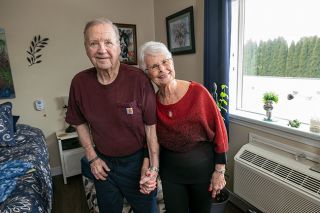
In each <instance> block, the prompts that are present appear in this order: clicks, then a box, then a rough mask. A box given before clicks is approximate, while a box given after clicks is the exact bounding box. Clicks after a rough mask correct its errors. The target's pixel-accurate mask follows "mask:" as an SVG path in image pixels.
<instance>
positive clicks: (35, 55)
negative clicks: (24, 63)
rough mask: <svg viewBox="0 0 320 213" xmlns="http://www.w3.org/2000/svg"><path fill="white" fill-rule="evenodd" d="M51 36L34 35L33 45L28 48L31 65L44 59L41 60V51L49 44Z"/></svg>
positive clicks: (28, 58)
mask: <svg viewBox="0 0 320 213" xmlns="http://www.w3.org/2000/svg"><path fill="white" fill-rule="evenodd" d="M48 41H49V38H43V39H41V36H40V35H38V36H34V38H33V40H32V41H31V45H30V47H29V50H27V53H28V55H29V56H28V57H27V60H28V62H29V66H32V65H34V64H39V63H41V62H42V61H41V60H40V58H41V56H42V55H41V54H39V52H40V51H41V50H42V48H44V47H45V46H46V45H47V44H48Z"/></svg>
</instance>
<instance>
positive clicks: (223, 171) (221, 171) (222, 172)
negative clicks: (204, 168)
mask: <svg viewBox="0 0 320 213" xmlns="http://www.w3.org/2000/svg"><path fill="white" fill-rule="evenodd" d="M214 171H215V172H218V173H220V174H222V175H224V173H225V172H226V170H225V169H221V170H217V169H215V170H214Z"/></svg>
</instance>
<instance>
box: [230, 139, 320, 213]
mask: <svg viewBox="0 0 320 213" xmlns="http://www.w3.org/2000/svg"><path fill="white" fill-rule="evenodd" d="M277 147H278V148H277ZM299 152H300V153H299ZM307 154H308V153H307ZM311 155H312V154H311ZM307 156H308V155H306V154H305V153H303V155H301V151H299V150H298V149H295V148H293V147H290V146H287V145H283V144H282V143H279V142H277V141H271V140H269V139H267V138H263V137H261V136H258V135H255V134H250V142H249V143H248V144H246V145H244V146H243V147H242V148H241V149H240V150H239V152H238V153H237V154H236V155H235V157H234V159H235V164H234V193H236V194H237V195H238V196H240V197H242V198H243V199H244V200H246V201H247V202H249V203H250V204H252V205H254V206H255V207H257V208H258V209H260V210H261V211H263V212H268V213H273V212H274V213H286V212H288V213H294V212H297V213H304V212H306V213H310V212H317V213H319V212H320V173H318V172H315V171H312V170H310V168H311V167H312V166H314V165H315V164H316V163H314V162H313V161H311V160H309V159H307V158H308V157H307Z"/></svg>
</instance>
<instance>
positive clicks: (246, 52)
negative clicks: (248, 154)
mask: <svg viewBox="0 0 320 213" xmlns="http://www.w3.org/2000/svg"><path fill="white" fill-rule="evenodd" d="M319 6H320V1H318V0H305V1H302V0H280V1H279V0H234V1H233V5H232V13H233V15H232V35H231V54H232V55H231V63H230V65H231V66H230V85H229V92H230V112H231V114H232V113H233V112H236V111H238V110H240V111H246V112H250V113H254V114H261V115H264V114H265V111H264V109H263V102H262V96H263V93H265V92H269V91H273V92H275V93H277V94H278V95H279V102H278V104H275V105H274V109H273V112H272V116H273V117H275V118H276V119H284V120H294V119H298V120H299V121H301V122H303V123H305V124H309V122H310V118H311V117H312V116H316V117H318V118H319V117H320V28H319V27H318V25H319V20H320V14H319V12H318V10H319V8H320V7H319ZM288 96H289V98H288ZM289 99H291V100H289Z"/></svg>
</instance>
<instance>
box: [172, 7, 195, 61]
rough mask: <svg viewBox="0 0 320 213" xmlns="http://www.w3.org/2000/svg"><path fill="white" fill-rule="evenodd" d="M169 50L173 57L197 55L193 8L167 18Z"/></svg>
mask: <svg viewBox="0 0 320 213" xmlns="http://www.w3.org/2000/svg"><path fill="white" fill-rule="evenodd" d="M166 26H167V42H168V48H169V50H170V52H171V53H172V54H173V55H180V54H190V53H195V50H196V47H195V42H194V28H193V7H192V6H191V7H188V8H186V9H184V10H181V11H179V12H177V13H175V14H172V15H170V16H168V17H166Z"/></svg>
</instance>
